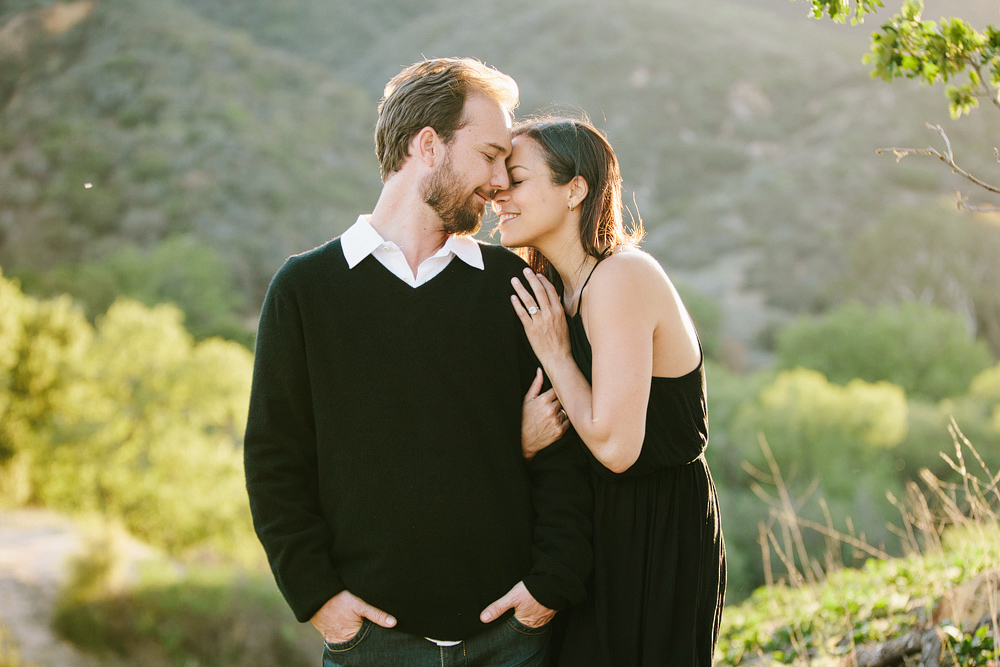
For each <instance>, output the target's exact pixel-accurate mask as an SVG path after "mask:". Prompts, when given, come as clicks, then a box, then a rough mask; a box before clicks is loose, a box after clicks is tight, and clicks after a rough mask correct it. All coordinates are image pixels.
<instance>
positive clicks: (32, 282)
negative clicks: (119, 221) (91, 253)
mask: <svg viewBox="0 0 1000 667" xmlns="http://www.w3.org/2000/svg"><path fill="white" fill-rule="evenodd" d="M22 279H23V282H24V286H25V289H26V290H27V291H28V292H29V293H33V294H37V295H41V296H55V295H58V294H69V295H71V296H73V297H74V298H75V299H77V300H78V301H79V302H80V303H81V304H82V305H83V307H84V312H86V314H87V317H88V318H89V319H90V320H91V321H93V320H94V319H95V318H96V317H97V316H98V315H100V314H101V313H104V312H105V311H106V310H107V309H108V308H109V307H110V306H111V304H112V303H113V302H114V300H115V299H116V298H117V297H118V296H119V295H121V296H126V297H129V298H132V299H135V300H137V301H141V302H142V303H144V304H145V305H147V306H150V307H152V306H155V305H157V304H159V303H166V302H170V303H173V304H175V305H176V306H177V307H178V308H180V309H181V310H182V311H183V312H184V324H185V327H186V328H187V329H188V330H189V331H190V332H191V333H192V334H194V335H195V337H197V338H207V337H211V336H221V337H223V338H226V339H229V340H236V341H239V342H241V343H243V344H244V345H248V344H250V342H251V340H252V336H253V332H252V331H251V330H250V329H249V327H248V326H247V325H246V324H245V323H244V322H243V321H242V320H241V317H240V315H241V313H242V312H243V310H244V308H245V307H246V297H245V295H244V294H243V293H241V292H239V291H237V289H236V285H235V283H234V281H233V277H232V272H231V270H230V267H229V265H228V264H227V263H226V262H225V260H223V258H222V257H221V256H220V254H219V253H218V252H217V251H216V250H215V249H214V248H213V247H211V246H209V245H207V244H205V243H202V242H199V241H198V240H197V239H194V238H190V237H174V238H169V239H167V240H165V241H163V242H162V243H160V244H158V245H157V246H156V247H155V248H153V249H152V250H141V249H139V248H136V247H135V246H125V247H123V248H121V249H120V250H117V251H115V252H113V253H111V254H109V255H108V256H107V257H105V258H103V259H101V260H97V261H93V262H83V263H79V264H66V265H62V266H58V267H55V268H54V269H52V270H50V271H46V272H32V271H25V272H24V273H23V274H22Z"/></svg>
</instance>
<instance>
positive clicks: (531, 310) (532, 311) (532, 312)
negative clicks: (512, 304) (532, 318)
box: [528, 306, 538, 315]
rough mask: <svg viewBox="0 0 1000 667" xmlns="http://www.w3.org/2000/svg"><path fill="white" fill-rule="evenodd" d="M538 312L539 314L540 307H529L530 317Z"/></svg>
mask: <svg viewBox="0 0 1000 667" xmlns="http://www.w3.org/2000/svg"><path fill="white" fill-rule="evenodd" d="M537 312H538V306H529V307H528V314H529V315H534V314H535V313H537Z"/></svg>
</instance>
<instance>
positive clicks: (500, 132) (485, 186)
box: [422, 94, 510, 234]
mask: <svg viewBox="0 0 1000 667" xmlns="http://www.w3.org/2000/svg"><path fill="white" fill-rule="evenodd" d="M463 114H464V118H465V120H467V121H468V123H467V124H466V125H465V127H463V128H461V129H459V130H458V131H456V132H455V134H454V136H453V137H452V140H451V142H450V143H448V144H447V145H446V146H445V155H444V157H443V158H442V159H441V161H440V162H439V163H438V166H437V168H435V170H434V172H433V173H431V174H430V175H429V176H428V177H427V179H426V180H425V181H424V183H423V190H422V195H423V198H424V201H426V202H427V205H428V206H430V207H431V208H432V209H434V212H435V213H437V214H438V217H440V218H441V220H442V222H443V229H444V231H445V232H446V233H448V234H473V233H475V232H476V231H478V230H479V227H480V225H481V224H482V221H483V213H484V211H485V210H486V204H487V203H489V201H490V199H491V197H492V196H493V193H494V192H495V191H496V190H500V189H505V188H506V187H507V185H508V181H507V168H506V166H505V164H504V159H505V158H506V157H507V155H508V154H509V153H510V116H509V115H508V114H507V112H506V111H504V110H503V108H501V106H500V105H499V104H497V103H496V102H494V101H493V100H491V99H489V98H488V97H485V96H483V95H476V94H472V95H469V97H468V99H467V100H466V101H465V109H464V110H463Z"/></svg>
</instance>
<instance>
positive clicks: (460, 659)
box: [323, 616, 550, 667]
mask: <svg viewBox="0 0 1000 667" xmlns="http://www.w3.org/2000/svg"><path fill="white" fill-rule="evenodd" d="M549 634H550V633H549V626H548V625H544V626H542V627H540V628H529V627H528V626H526V625H524V624H523V623H521V622H520V621H518V620H516V619H515V618H514V617H513V616H508V617H507V618H506V619H502V620H500V621H498V622H496V623H495V624H494V626H493V627H491V628H489V629H488V630H485V631H483V632H480V633H479V634H478V635H475V636H472V637H469V638H468V639H466V640H465V641H463V642H461V643H460V644H456V645H454V646H438V645H437V644H434V643H432V642H430V641H428V640H426V639H424V638H423V637H417V636H416V635H408V634H406V633H405V632H399V631H398V630H389V629H386V628H383V627H381V626H379V625H375V624H374V623H372V622H371V621H369V620H368V619H365V620H364V621H363V622H362V624H361V629H360V630H358V634H356V635H354V637H352V638H351V639H349V640H348V641H346V642H344V643H343V644H326V645H325V646H324V648H323V667H548V664H549Z"/></svg>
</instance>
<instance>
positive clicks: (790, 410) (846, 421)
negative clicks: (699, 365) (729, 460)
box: [734, 368, 907, 499]
mask: <svg viewBox="0 0 1000 667" xmlns="http://www.w3.org/2000/svg"><path fill="white" fill-rule="evenodd" d="M906 416H907V405H906V394H905V392H904V391H903V389H902V388H901V387H898V386H896V385H894V384H891V383H889V382H884V381H880V382H876V383H868V382H865V381H864V380H861V379H857V378H855V379H853V380H851V381H850V382H848V383H847V384H846V386H840V385H838V384H835V383H833V382H830V381H829V380H827V378H826V377H825V376H824V375H823V373H821V372H819V371H816V370H811V369H807V368H795V369H792V370H789V371H785V372H782V373H780V374H779V375H778V376H777V378H776V379H775V380H774V382H772V383H771V384H770V385H768V386H766V387H764V389H763V390H762V391H761V392H760V394H759V395H758V396H757V398H756V399H755V400H754V401H751V402H749V403H745V404H744V405H743V406H742V407H741V410H740V414H739V416H738V419H737V423H736V425H735V429H734V430H735V431H736V433H737V437H739V438H740V440H741V441H742V442H743V445H742V449H743V451H744V454H745V455H746V456H747V458H748V459H749V460H750V461H752V462H755V465H757V466H758V467H760V468H761V469H766V468H765V467H764V464H763V459H762V458H761V455H760V453H759V452H754V450H758V449H759V448H758V447H757V434H762V435H763V436H764V437H765V438H767V441H768V443H769V444H770V447H771V451H772V452H773V453H774V457H775V459H776V460H777V462H778V464H779V466H783V470H784V472H785V473H786V474H788V475H789V476H790V477H799V478H801V479H804V481H805V483H809V482H811V481H812V479H813V478H815V477H817V476H820V477H822V487H823V489H824V490H826V491H827V492H828V496H832V497H838V498H842V499H848V498H852V497H853V496H854V495H855V493H856V491H857V489H858V486H859V479H860V478H862V477H865V476H868V475H869V474H880V473H879V472H878V469H879V468H881V466H877V465H873V464H875V463H876V462H877V461H881V460H883V459H885V456H884V453H885V452H886V451H888V450H891V449H892V448H893V447H895V446H896V445H898V444H899V443H900V442H902V441H903V438H905V437H906V429H907V422H906Z"/></svg>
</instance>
